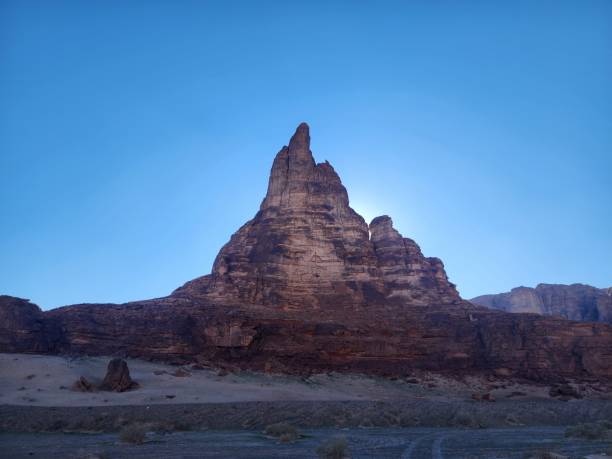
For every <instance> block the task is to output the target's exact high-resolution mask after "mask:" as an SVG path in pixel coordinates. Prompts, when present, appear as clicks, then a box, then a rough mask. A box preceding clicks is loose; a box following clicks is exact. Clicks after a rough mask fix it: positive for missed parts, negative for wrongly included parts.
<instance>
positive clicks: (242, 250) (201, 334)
mask: <svg viewBox="0 0 612 459" xmlns="http://www.w3.org/2000/svg"><path fill="white" fill-rule="evenodd" d="M24 301H25V300H19V299H14V298H11V297H0V351H4V352H49V353H76V354H98V355H103V354H107V355H108V354H114V355H129V356H134V357H144V358H158V359H164V360H180V361H190V360H206V361H210V362H214V363H218V364H232V365H237V366H240V367H243V368H252V369H259V370H273V371H285V372H310V371H325V370H339V371H358V372H375V373H380V374H386V375H401V374H407V373H409V372H410V371H411V370H413V369H415V368H419V369H429V370H434V371H441V372H453V373H470V372H477V371H497V372H498V373H503V374H508V375H517V376H524V377H530V378H539V379H551V380H552V379H558V378H562V377H566V376H573V377H584V378H591V377H597V378H612V327H610V326H607V325H603V324H585V323H575V322H570V321H566V320H562V319H555V318H546V317H541V316H538V315H533V314H508V313H503V312H497V311H491V310H488V309H486V308H483V307H480V306H475V305H473V304H471V303H468V302H466V301H464V300H462V299H461V298H460V297H459V295H458V293H457V291H456V290H455V287H454V285H453V284H451V283H450V282H449V281H448V279H447V276H446V273H445V271H444V266H443V264H442V262H441V261H440V260H439V259H437V258H426V257H424V256H423V254H422V253H421V251H420V249H419V247H418V245H417V244H416V243H415V242H414V241H412V240H411V239H407V238H404V237H402V236H401V235H400V234H399V233H398V232H397V231H396V230H395V229H394V228H393V225H392V221H391V219H390V218H389V217H387V216H383V217H377V218H375V219H374V220H373V221H372V222H371V223H370V225H367V224H366V222H365V221H364V220H363V218H362V217H361V216H359V215H358V214H357V213H356V212H355V211H354V210H353V209H351V208H350V206H349V200H348V195H347V192H346V189H345V188H344V186H343V185H342V183H341V181H340V178H339V177H338V175H337V174H336V172H335V171H334V169H333V167H332V166H331V165H330V164H329V163H327V162H325V163H320V164H317V163H315V161H314V159H313V157H312V153H311V152H310V137H309V132H308V126H307V125H306V124H302V125H300V126H299V127H298V129H297V131H296V133H295V134H294V135H293V137H292V138H291V141H290V142H289V145H288V146H286V147H283V148H282V149H281V150H280V152H279V153H278V154H277V156H276V158H275V160H274V163H273V166H272V171H271V174H270V181H269V185H268V192H267V194H266V197H265V199H264V200H263V202H262V204H261V207H260V209H259V212H257V214H256V215H255V217H254V218H253V219H252V220H250V221H249V222H247V223H246V224H245V225H243V226H242V227H241V228H240V229H239V230H238V231H237V232H236V233H235V234H234V235H233V236H232V237H231V239H230V241H229V242H228V243H227V244H226V245H225V246H224V247H223V248H222V249H221V251H220V252H219V254H218V256H217V258H216V260H215V262H214V265H213V269H212V272H211V274H209V275H207V276H203V277H200V278H198V279H195V280H192V281H190V282H188V283H186V284H185V285H183V286H182V287H180V288H178V289H177V290H176V291H174V292H173V293H172V294H171V295H170V296H168V297H166V298H159V299H154V300H147V301H140V302H134V303H127V304H123V305H112V304H108V305H100V304H95V305H92V304H87V305H73V306H67V307H63V308H59V309H55V310H51V311H47V312H41V311H40V310H39V309H38V308H37V307H36V306H34V305H31V304H29V303H27V302H24Z"/></svg>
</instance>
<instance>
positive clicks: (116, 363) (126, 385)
mask: <svg viewBox="0 0 612 459" xmlns="http://www.w3.org/2000/svg"><path fill="white" fill-rule="evenodd" d="M137 387H138V383H136V382H135V381H132V378H131V377H130V370H129V368H128V365H127V362H126V361H125V360H123V359H112V360H111V361H110V362H109V363H108V368H107V370H106V376H105V377H104V381H102V384H101V385H100V389H101V390H108V391H114V392H125V391H127V390H131V389H135V388H137Z"/></svg>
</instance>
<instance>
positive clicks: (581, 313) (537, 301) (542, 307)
mask: <svg viewBox="0 0 612 459" xmlns="http://www.w3.org/2000/svg"><path fill="white" fill-rule="evenodd" d="M470 301H472V302H473V303H476V304H479V305H482V306H486V307H488V308H494V309H499V310H501V311H506V312H532V313H535V314H543V315H552V316H558V317H563V318H565V319H569V320H577V321H581V322H605V323H609V324H612V288H607V289H603V288H595V287H591V286H590V285H583V284H572V285H561V284H539V285H538V286H537V287H536V288H530V287H517V288H513V289H512V290H511V291H510V292H506V293H499V294H497V295H483V296H479V297H476V298H473V299H472V300H470Z"/></svg>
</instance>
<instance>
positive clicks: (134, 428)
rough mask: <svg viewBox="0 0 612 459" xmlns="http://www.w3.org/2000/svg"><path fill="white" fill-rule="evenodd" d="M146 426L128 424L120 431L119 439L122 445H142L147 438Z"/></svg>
mask: <svg viewBox="0 0 612 459" xmlns="http://www.w3.org/2000/svg"><path fill="white" fill-rule="evenodd" d="M148 430H149V429H148V426H147V425H146V424H129V425H127V426H125V427H124V428H123V429H121V432H119V438H120V439H121V441H122V442H123V443H131V444H133V445H140V444H141V443H144V441H145V438H146V436H147V431H148Z"/></svg>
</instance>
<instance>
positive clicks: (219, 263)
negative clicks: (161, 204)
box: [173, 124, 461, 310]
mask: <svg viewBox="0 0 612 459" xmlns="http://www.w3.org/2000/svg"><path fill="white" fill-rule="evenodd" d="M370 233H371V234H372V237H371V239H370ZM173 295H174V296H187V297H199V296H206V297H207V298H210V299H214V300H215V301H218V302H223V303H227V302H247V303H252V304H261V305H266V306H273V307H280V308H283V309H287V310H288V309H304V308H308V309H313V308H314V309H319V308H330V307H332V308H350V309H351V310H352V309H355V308H364V307H369V306H372V305H374V304H383V303H386V302H390V301H394V302H396V303H402V302H405V301H409V302H410V303H411V304H421V305H425V304H430V303H432V302H434V303H435V302H437V303H457V302H459V301H461V299H460V298H459V295H458V293H457V291H456V290H455V286H454V285H453V284H451V283H450V282H448V280H447V278H446V274H445V272H444V267H443V265H442V262H441V261H440V260H438V259H431V258H430V259H426V258H425V257H423V255H422V254H421V251H420V249H419V247H418V245H417V244H416V243H415V242H414V241H412V240H410V239H404V238H402V236H401V235H400V234H399V233H398V232H397V231H396V230H395V229H393V226H392V222H391V219H390V218H389V217H386V216H385V217H378V218H376V219H374V221H372V224H371V225H370V227H369V228H368V225H367V224H366V222H365V221H364V219H363V218H362V217H361V216H360V215H358V214H357V213H356V212H355V211H354V210H353V209H352V208H351V207H350V206H349V199H348V194H347V192H346V189H345V188H344V186H343V185H342V183H341V182H340V178H339V177H338V174H336V172H335V171H334V168H333V167H332V166H331V165H330V164H329V163H327V162H325V163H320V164H316V163H315V161H314V159H313V157H312V153H311V152H310V136H309V133H308V126H307V125H306V124H301V125H300V126H299V127H298V129H297V131H296V132H295V134H294V135H293V137H292V138H291V141H290V142H289V146H288V147H283V148H282V149H281V151H280V152H279V153H278V154H277V155H276V158H275V159H274V163H273V165H272V171H271V173H270V181H269V184H268V192H267V194H266V197H265V199H264V200H263V202H262V204H261V208H260V210H259V212H258V213H257V215H256V216H255V218H254V219H253V220H251V221H249V222H247V223H246V224H245V225H244V226H243V227H242V228H240V229H239V230H238V232H237V233H236V234H234V235H233V236H232V238H231V240H230V241H229V242H228V243H227V244H226V245H225V246H224V247H223V248H222V249H221V251H220V252H219V255H218V256H217V258H216V260H215V263H214V265H213V270H212V274H211V275H210V276H205V277H203V278H199V279H196V280H195V281H192V282H189V283H187V284H186V285H185V286H183V287H182V288H180V289H178V290H176V291H175V292H174V293H173Z"/></svg>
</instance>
